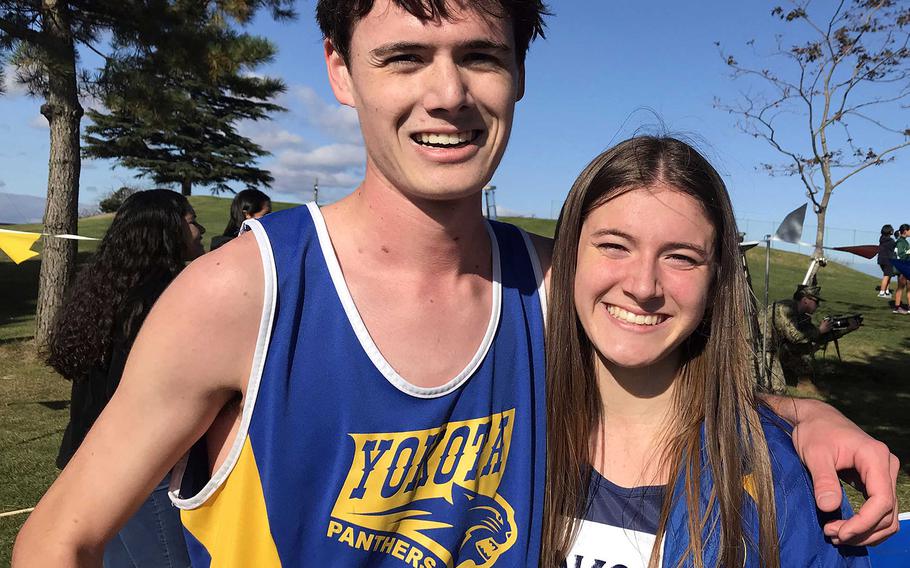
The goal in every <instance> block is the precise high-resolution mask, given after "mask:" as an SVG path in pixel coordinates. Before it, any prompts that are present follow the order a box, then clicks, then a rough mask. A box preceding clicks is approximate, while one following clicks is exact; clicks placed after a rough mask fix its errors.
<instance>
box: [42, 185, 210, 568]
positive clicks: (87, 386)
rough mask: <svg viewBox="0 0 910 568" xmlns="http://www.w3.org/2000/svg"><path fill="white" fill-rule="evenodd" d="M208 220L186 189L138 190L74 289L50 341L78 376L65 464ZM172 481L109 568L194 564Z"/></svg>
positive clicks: (112, 553)
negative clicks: (172, 499) (199, 217)
mask: <svg viewBox="0 0 910 568" xmlns="http://www.w3.org/2000/svg"><path fill="white" fill-rule="evenodd" d="M204 233H205V228H204V227H202V225H200V224H199V223H197V222H196V212H195V211H194V210H193V207H192V206H191V205H190V203H189V202H188V201H187V200H186V198H185V197H183V196H182V195H180V194H179V193H176V192H174V191H170V190H166V189H153V190H149V191H142V192H139V193H136V194H133V195H131V196H130V197H129V198H128V199H127V200H126V201H124V203H123V205H122V206H121V207H120V209H119V210H118V211H117V214H116V215H115V216H114V219H113V221H112V222H111V226H110V228H109V229H108V231H107V233H106V234H105V235H104V238H103V239H102V240H101V243H100V245H99V246H98V251H97V252H96V253H95V255H94V257H93V258H92V259H91V261H90V262H89V263H88V264H87V265H86V266H84V267H83V268H82V270H81V271H80V272H79V274H78V275H77V277H76V281H75V283H74V285H73V286H72V288H71V294H70V296H69V297H68V298H67V300H66V303H65V305H64V307H63V309H62V310H61V312H60V314H61V315H60V317H59V319H58V321H57V323H56V326H55V329H54V332H53V334H52V337H51V341H50V343H49V345H48V358H47V361H48V364H49V365H50V366H52V367H53V368H54V369H55V370H57V372H59V373H60V374H61V375H62V376H63V377H64V378H65V379H67V380H69V381H72V383H73V386H72V400H71V403H70V421H69V424H68V425H67V427H66V431H65V432H64V435H63V443H62V444H61V446H60V452H59V454H58V456H57V466H58V467H60V468H61V469H62V468H64V467H66V464H67V463H68V462H69V460H70V458H71V457H72V456H73V454H74V453H75V452H76V450H77V449H78V448H79V445H80V444H81V443H82V441H83V439H84V438H85V436H86V434H88V431H89V429H90V428H91V427H92V424H93V423H94V422H95V419H97V418H98V416H99V415H100V414H101V411H102V410H103V409H104V407H105V405H107V403H108V401H110V399H111V397H112V396H113V394H114V391H115V390H116V389H117V385H118V384H119V383H120V376H121V374H122V373H123V368H124V366H125V364H126V359H127V355H128V354H129V352H130V348H131V347H132V344H133V340H134V339H135V338H136V335H137V333H138V332H139V328H140V327H141V326H142V322H143V320H144V319H145V317H146V315H148V313H149V310H151V308H152V304H154V303H155V300H157V299H158V296H160V295H161V293H162V292H164V289H165V288H166V287H167V286H168V284H170V283H171V281H172V280H174V278H175V277H176V276H177V274H178V273H179V272H180V271H181V270H182V269H183V267H184V264H185V263H186V262H187V261H190V260H193V259H195V258H197V257H199V256H201V255H202V253H203V248H202V235H203V234H204ZM166 490H167V485H166V484H165V483H164V482H162V484H160V485H159V487H157V488H156V489H155V492H154V493H153V494H152V496H151V497H150V498H149V500H148V501H147V502H146V503H145V504H143V506H142V507H141V508H140V510H139V512H137V513H136V515H135V516H134V517H133V518H132V519H130V521H129V522H128V523H127V525H126V526H125V527H124V528H123V530H122V531H121V532H120V533H119V534H118V535H117V536H116V537H115V538H114V539H113V540H112V541H111V542H110V543H109V544H108V546H107V548H106V549H105V554H104V565H105V568H111V567H120V566H128V567H134V566H135V567H140V568H141V567H144V566H156V567H158V566H165V567H167V566H188V565H189V561H188V559H187V554H186V544H185V543H184V539H183V534H182V531H181V528H180V521H179V517H178V514H177V511H176V509H174V508H173V507H171V506H170V503H169V501H168V498H167V494H166Z"/></svg>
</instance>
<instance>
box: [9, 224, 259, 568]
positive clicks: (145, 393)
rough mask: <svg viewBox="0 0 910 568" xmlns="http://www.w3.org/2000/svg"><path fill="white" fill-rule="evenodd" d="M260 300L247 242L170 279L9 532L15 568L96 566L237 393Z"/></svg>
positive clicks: (254, 256)
mask: <svg viewBox="0 0 910 568" xmlns="http://www.w3.org/2000/svg"><path fill="white" fill-rule="evenodd" d="M262 298H263V273H262V264H261V261H260V255H259V248H258V245H257V244H256V241H255V239H254V238H253V236H252V235H247V236H243V237H240V238H237V239H235V240H234V241H233V242H231V243H229V244H228V245H225V246H224V247H222V248H221V249H219V250H218V251H216V252H214V253H210V254H208V255H205V256H203V257H201V258H200V259H198V260H196V261H195V262H193V263H192V265H190V266H189V267H187V268H186V270H184V271H183V272H182V273H181V274H180V276H178V278H177V279H176V280H175V281H174V282H173V283H172V284H171V286H170V287H169V288H168V289H167V290H166V291H165V293H164V294H163V295H162V296H161V298H160V299H159V300H158V302H157V303H156V304H155V307H154V308H153V309H152V311H151V313H150V314H149V316H148V318H147V320H146V322H145V324H144V325H143V327H142V330H141V331H140V333H139V335H138V337H137V339H136V342H135V344H134V346H133V349H132V351H131V352H130V356H129V359H128V361H127V364H126V368H125V370H124V373H123V378H122V380H121V382H120V386H119V387H118V389H117V392H116V393H115V394H114V397H113V398H112V399H111V401H110V403H109V404H108V405H107V407H106V408H105V410H104V412H102V413H101V416H100V417H99V418H98V420H97V422H96V423H95V425H94V426H93V428H92V430H91V431H90V432H89V434H88V436H87V437H86V439H85V441H84V442H83V443H82V445H81V446H80V448H79V450H78V451H77V452H76V454H75V455H74V456H73V459H72V460H71V461H70V463H69V465H67V467H66V469H65V470H64V471H63V472H62V473H61V474H60V476H59V477H58V478H57V480H56V481H55V482H54V484H53V485H52V486H51V488H50V489H49V490H48V491H47V493H46V494H45V495H44V497H43V498H42V499H41V501H40V502H39V503H38V505H37V507H36V509H35V511H34V512H33V513H32V514H31V516H30V517H29V519H28V521H27V522H26V523H25V526H24V527H23V528H22V531H21V532H20V533H19V536H18V537H17V539H16V544H15V546H14V549H13V565H14V566H15V567H16V568H25V567H27V566H59V567H67V566H100V565H101V557H102V554H103V549H104V544H105V543H106V541H107V540H109V539H110V538H111V537H113V535H114V534H116V533H117V531H118V530H119V528H120V527H121V526H122V525H123V524H124V523H125V522H126V521H127V520H128V519H129V518H130V516H132V515H133V513H134V512H135V511H136V510H137V509H138V508H139V506H140V505H141V504H142V502H143V501H145V499H146V498H147V497H148V496H149V494H150V493H151V491H152V489H153V488H154V486H155V485H156V484H157V483H158V482H159V481H160V480H161V479H162V478H164V476H165V475H166V474H167V472H168V470H170V469H171V467H173V465H174V464H175V463H176V462H177V461H178V460H179V459H180V457H181V456H182V455H183V454H184V453H185V452H186V451H187V450H188V449H189V447H190V446H191V445H192V444H193V442H194V441H196V440H197V439H199V438H200V437H201V436H203V435H204V434H205V432H206V430H207V429H208V427H209V425H210V424H211V423H212V420H213V419H214V418H215V416H216V415H217V414H218V412H219V410H220V409H221V408H222V407H223V406H224V405H225V404H226V403H227V402H228V401H229V400H230V399H231V398H233V397H235V396H236V395H237V394H238V393H242V392H243V391H244V389H245V388H246V379H247V377H248V376H249V372H250V364H251V361H252V356H253V351H254V349H255V344H256V338H257V334H258V330H259V322H260V319H261V314H262Z"/></svg>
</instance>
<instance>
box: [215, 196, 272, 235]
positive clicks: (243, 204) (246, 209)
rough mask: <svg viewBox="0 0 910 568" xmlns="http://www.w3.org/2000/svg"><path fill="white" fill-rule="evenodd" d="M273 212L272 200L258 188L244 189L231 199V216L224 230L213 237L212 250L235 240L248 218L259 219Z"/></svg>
mask: <svg viewBox="0 0 910 568" xmlns="http://www.w3.org/2000/svg"><path fill="white" fill-rule="evenodd" d="M271 212H272V200H271V199H270V198H269V196H268V195H266V194H265V193H263V192H261V191H259V190H258V189H244V190H243V191H241V192H240V193H238V194H237V195H235V196H234V200H233V201H231V216H230V218H229V219H228V223H227V226H226V227H225V228H224V232H223V233H222V234H221V235H219V236H217V237H213V238H212V245H211V248H210V250H215V249H216V248H218V247H220V246H221V245H223V244H225V243H227V242H229V241H231V240H233V239H234V238H235V237H237V235H238V234H240V226H241V225H243V222H244V221H246V220H247V219H259V218H260V217H263V216H265V215H268V214H269V213H271Z"/></svg>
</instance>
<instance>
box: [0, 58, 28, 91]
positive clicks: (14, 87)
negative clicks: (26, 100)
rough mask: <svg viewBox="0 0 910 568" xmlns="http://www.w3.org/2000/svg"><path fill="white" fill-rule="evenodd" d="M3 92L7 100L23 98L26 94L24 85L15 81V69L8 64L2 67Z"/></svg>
mask: <svg viewBox="0 0 910 568" xmlns="http://www.w3.org/2000/svg"><path fill="white" fill-rule="evenodd" d="M3 90H4V92H5V93H6V94H5V95H4V96H6V97H8V98H12V97H24V96H25V95H27V94H28V89H26V88H25V85H23V84H22V83H20V82H19V81H17V80H16V68H15V67H14V66H13V65H11V64H9V63H7V64H6V65H4V66H3Z"/></svg>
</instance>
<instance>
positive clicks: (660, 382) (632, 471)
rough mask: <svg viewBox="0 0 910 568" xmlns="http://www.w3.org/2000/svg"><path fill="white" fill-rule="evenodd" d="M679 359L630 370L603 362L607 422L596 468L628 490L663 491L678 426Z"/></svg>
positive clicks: (600, 373) (600, 375) (600, 379)
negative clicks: (666, 455)
mask: <svg viewBox="0 0 910 568" xmlns="http://www.w3.org/2000/svg"><path fill="white" fill-rule="evenodd" d="M678 367H679V360H678V357H676V356H672V357H666V358H665V359H664V360H662V361H659V362H657V363H655V364H653V365H649V366H647V367H643V368H637V369H629V368H622V367H616V366H615V365H612V364H611V363H609V362H608V361H603V360H600V359H599V360H598V361H597V369H596V371H597V383H598V389H599V391H600V400H601V403H602V405H603V417H602V420H601V424H600V427H599V428H598V430H597V432H596V433H595V437H594V439H593V442H594V444H595V446H594V464H593V465H594V468H595V469H597V471H598V472H600V473H601V475H603V476H604V477H606V478H607V479H609V480H610V481H612V482H613V483H616V484H617V485H620V486H622V487H633V486H642V485H663V484H666V483H667V482H668V481H669V480H668V479H667V477H668V473H667V472H666V468H665V467H662V466H663V465H664V464H663V463H662V462H664V461H666V460H664V459H662V458H663V456H662V452H663V450H664V446H665V444H666V441H667V433H668V430H669V429H670V428H671V427H672V424H673V420H672V415H671V412H670V410H671V408H672V405H673V387H674V385H675V383H676V377H677V374H678Z"/></svg>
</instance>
